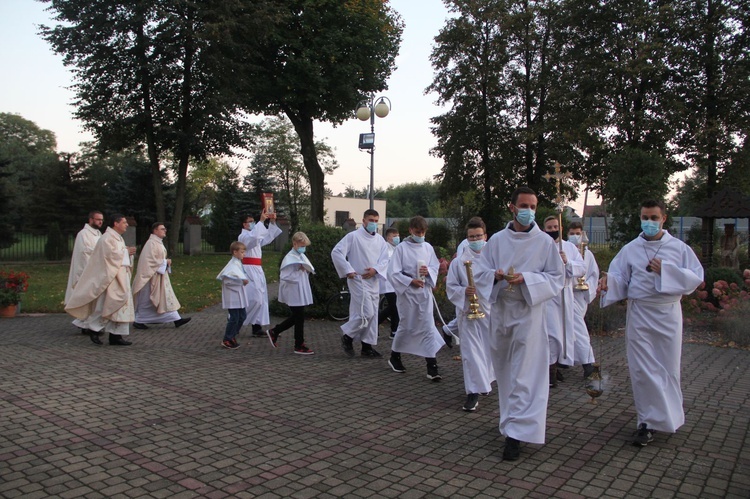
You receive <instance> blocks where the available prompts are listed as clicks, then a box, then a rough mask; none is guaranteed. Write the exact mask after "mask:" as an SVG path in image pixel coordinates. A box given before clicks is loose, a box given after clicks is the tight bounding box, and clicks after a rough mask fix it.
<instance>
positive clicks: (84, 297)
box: [65, 214, 135, 346]
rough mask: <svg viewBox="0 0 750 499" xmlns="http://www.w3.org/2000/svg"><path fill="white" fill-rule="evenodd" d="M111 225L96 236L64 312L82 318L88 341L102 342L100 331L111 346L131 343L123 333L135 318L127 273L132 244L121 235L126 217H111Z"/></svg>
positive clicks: (129, 266) (126, 222)
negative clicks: (127, 244) (130, 245)
mask: <svg viewBox="0 0 750 499" xmlns="http://www.w3.org/2000/svg"><path fill="white" fill-rule="evenodd" d="M112 220H113V222H112V227H107V231H106V232H105V233H104V235H102V237H100V238H99V242H98V243H97V244H96V247H95V248H94V252H93V253H92V254H91V258H89V262H88V264H86V268H85V269H84V270H83V273H82V274H81V277H80V278H79V279H78V284H77V285H76V287H75V289H74V290H73V294H72V295H71V297H70V300H68V303H67V304H66V306H65V311H66V312H68V313H69V314H70V315H72V316H73V317H75V318H77V319H80V320H81V321H83V325H84V328H85V329H88V330H89V331H90V337H91V341H92V342H94V343H95V344H97V345H101V344H102V341H101V339H99V335H100V334H101V333H105V332H106V333H109V344H110V345H124V346H127V345H130V344H131V342H129V341H126V340H125V339H124V338H123V336H127V335H128V334H130V323H131V322H133V321H134V320H135V314H134V310H133V295H132V293H131V291H130V289H131V288H130V274H131V268H132V266H133V254H134V253H135V248H134V247H127V246H125V241H124V240H123V238H122V235H123V234H125V231H126V230H127V228H128V221H127V219H126V218H125V217H124V216H122V215H119V214H116V215H114V216H113V217H112Z"/></svg>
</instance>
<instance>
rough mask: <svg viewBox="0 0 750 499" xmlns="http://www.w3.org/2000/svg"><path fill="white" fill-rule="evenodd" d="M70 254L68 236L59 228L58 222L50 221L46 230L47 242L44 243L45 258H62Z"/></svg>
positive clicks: (53, 259) (55, 259)
mask: <svg viewBox="0 0 750 499" xmlns="http://www.w3.org/2000/svg"><path fill="white" fill-rule="evenodd" d="M69 255H70V252H69V250H68V238H67V237H66V236H65V235H64V234H63V233H62V231H61V230H60V224H58V223H57V222H52V223H50V224H49V229H48V230H47V243H46V244H45V245H44V256H45V258H47V260H51V261H58V260H64V259H65V258H67V257H68V256H69Z"/></svg>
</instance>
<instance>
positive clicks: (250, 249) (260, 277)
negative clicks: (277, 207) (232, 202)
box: [237, 209, 281, 338]
mask: <svg viewBox="0 0 750 499" xmlns="http://www.w3.org/2000/svg"><path fill="white" fill-rule="evenodd" d="M266 220H269V224H268V227H266V224H265V222H266ZM279 234H281V229H279V228H278V227H277V226H276V213H266V210H265V209H264V210H263V211H262V212H261V214H260V223H255V218H253V217H251V216H248V217H245V218H244V219H243V221H242V232H240V235H239V236H237V240H238V241H239V242H241V243H242V244H244V245H245V247H246V248H247V250H246V251H247V252H246V253H245V257H244V258H243V259H242V266H243V267H244V268H245V272H246V273H247V275H248V276H249V277H250V282H249V283H248V284H247V285H246V286H245V295H246V296H247V302H248V303H249V305H248V307H247V310H246V312H247V318H246V319H245V322H244V324H243V325H245V326H247V325H248V324H252V325H253V329H252V335H253V336H255V337H256V338H259V337H265V336H266V333H264V332H263V326H265V325H268V324H269V323H270V322H271V319H270V317H269V314H268V287H267V286H266V274H264V273H263V267H262V266H261V255H262V253H261V248H262V247H263V246H265V245H266V244H270V243H271V242H272V241H273V240H274V239H276V238H277V237H278V236H279Z"/></svg>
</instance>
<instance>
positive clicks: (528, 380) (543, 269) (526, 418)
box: [474, 187, 565, 461]
mask: <svg viewBox="0 0 750 499" xmlns="http://www.w3.org/2000/svg"><path fill="white" fill-rule="evenodd" d="M536 206H537V197H536V194H535V193H534V191H533V190H531V189H529V188H528V187H519V188H518V189H516V190H515V191H514V192H513V194H512V196H511V203H510V206H509V208H510V211H511V212H512V213H513V221H512V222H510V223H508V225H507V227H506V228H505V229H504V230H501V231H500V232H497V233H496V234H494V235H493V236H492V237H491V238H490V240H489V241H488V242H487V245H486V246H485V247H484V248H483V249H482V256H481V258H479V259H478V260H477V261H476V268H475V271H474V277H475V283H476V285H477V288H478V290H479V295H480V296H485V297H488V298H487V299H488V301H489V304H490V306H491V310H490V338H491V349H492V363H493V366H494V368H495V379H496V380H497V391H498V401H499V404H500V433H501V434H502V435H503V436H505V449H504V450H503V459H504V460H508V461H513V460H516V459H518V458H519V456H520V442H521V441H524V442H531V443H534V444H543V443H544V433H545V430H546V424H547V401H548V399H549V368H548V366H549V364H548V363H549V339H548V338H547V332H546V330H545V307H546V301H547V300H549V299H551V298H553V297H555V296H557V295H559V294H560V291H561V290H562V288H563V285H564V283H565V268H564V266H563V262H562V259H561V258H560V254H559V251H558V249H557V245H556V244H555V243H554V241H552V239H551V238H550V237H549V236H547V235H546V234H545V233H544V232H542V230H541V229H540V228H539V227H538V226H537V225H536V224H534V213H535V211H536ZM510 271H512V272H510ZM506 273H508V274H509V275H508V277H507V279H506V278H505V274H506ZM511 275H512V276H513V277H511ZM509 286H512V288H510V289H509ZM511 289H512V290H511Z"/></svg>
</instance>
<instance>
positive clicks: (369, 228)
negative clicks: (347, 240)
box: [365, 222, 378, 234]
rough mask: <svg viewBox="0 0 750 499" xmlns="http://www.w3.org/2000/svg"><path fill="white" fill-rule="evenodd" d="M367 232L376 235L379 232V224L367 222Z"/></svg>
mask: <svg viewBox="0 0 750 499" xmlns="http://www.w3.org/2000/svg"><path fill="white" fill-rule="evenodd" d="M365 230H367V232H369V233H370V234H374V233H375V232H377V230H378V223H377V222H367V227H366V229H365Z"/></svg>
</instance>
